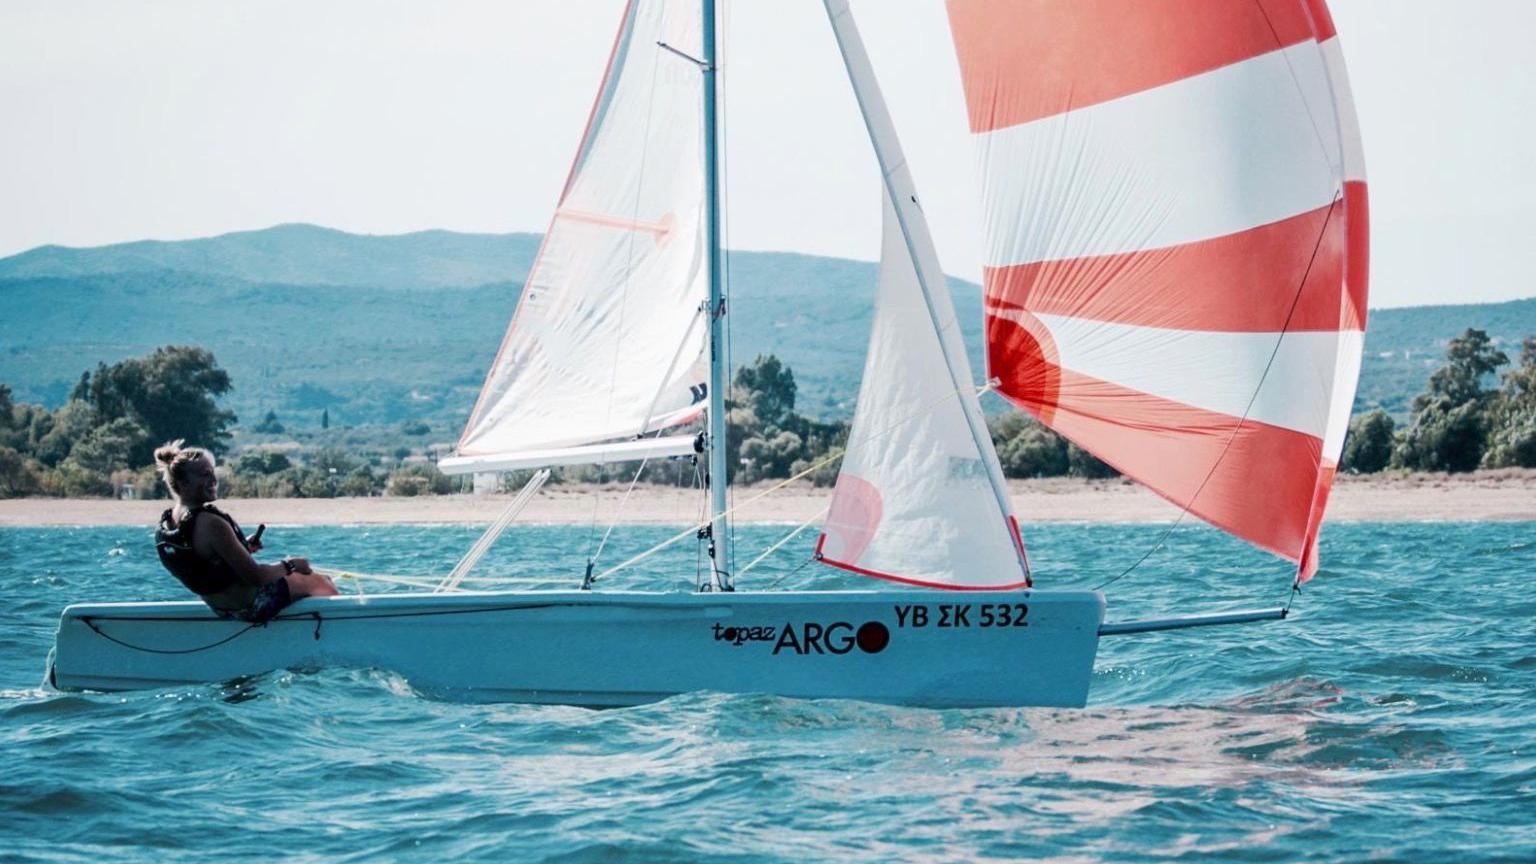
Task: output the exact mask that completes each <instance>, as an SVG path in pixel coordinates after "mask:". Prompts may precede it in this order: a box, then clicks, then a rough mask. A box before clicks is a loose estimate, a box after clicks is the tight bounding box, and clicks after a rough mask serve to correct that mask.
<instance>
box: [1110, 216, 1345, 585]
mask: <svg viewBox="0 0 1536 864" xmlns="http://www.w3.org/2000/svg"><path fill="white" fill-rule="evenodd" d="M1340 200H1341V198H1340V195H1339V194H1335V195H1334V199H1333V203H1332V204H1330V205H1328V215H1327V217H1326V218H1324V219H1323V227H1322V230H1321V231H1319V232H1318V235H1317V242H1316V244H1314V245H1313V247H1312V257H1311V258H1310V259H1309V260H1308V261H1307V269H1306V270H1305V271H1303V272H1302V274H1301V281H1300V283H1299V284H1298V285H1297V286H1296V294H1295V295H1294V296H1293V297H1291V308H1290V309H1289V310H1288V311H1287V312H1286V313H1285V322H1284V323H1283V324H1282V325H1281V327H1280V333H1279V334H1278V335H1277V336H1276V337H1275V347H1274V348H1272V349H1270V352H1269V359H1268V360H1267V361H1266V362H1265V363H1264V371H1263V372H1262V373H1260V375H1259V383H1258V384H1257V385H1255V386H1254V388H1253V395H1252V396H1249V397H1248V405H1247V406H1246V407H1244V408H1243V414H1242V416H1241V417H1239V418H1238V419H1237V422H1236V423H1235V424H1233V425H1232V431H1231V432H1230V433H1229V434H1228V435H1227V441H1226V443H1225V444H1223V445H1222V447H1221V452H1220V453H1218V454H1216V459H1215V461H1213V462H1212V463H1211V468H1210V470H1209V471H1207V472H1205V477H1204V478H1203V479H1202V480H1201V481H1200V485H1199V486H1197V487H1195V493H1194V494H1193V495H1191V496H1189V503H1188V504H1185V505H1184V506H1183V507H1181V508H1180V509H1179V516H1178V518H1177V519H1175V520H1173V524H1172V525H1169V526H1168V528H1167V530H1165V531H1164V532H1163V533H1162V536H1160V537H1158V538H1157V542H1156V543H1154V544H1153V545H1152V548H1151V549H1148V550H1147V551H1146V553H1145V554H1143V555H1142V556H1141V557H1140V558H1138V559H1136V561H1135V563H1133V564H1131V566H1129V567H1127V568H1125V569H1124V570H1122V571H1120V572H1119V573H1117V574H1115V575H1114V576H1111V577H1110V578H1108V579H1106V580H1104V581H1103V582H1100V583H1099V584H1097V585H1095V586H1093V590H1094V591H1102V590H1104V588H1105V587H1106V586H1109V585H1113V584H1114V583H1116V582H1118V581H1120V580H1121V579H1123V578H1125V577H1126V576H1127V575H1129V574H1130V572H1131V571H1132V570H1135V569H1136V568H1137V567H1140V566H1141V565H1142V562H1144V561H1146V560H1147V559H1148V558H1150V557H1152V553H1153V552H1156V551H1157V550H1158V549H1160V548H1162V545H1163V544H1164V543H1166V542H1167V541H1168V538H1169V537H1170V536H1172V534H1173V532H1174V530H1175V529H1177V528H1178V527H1179V525H1180V524H1182V523H1183V522H1184V517H1185V516H1188V515H1189V511H1190V508H1191V507H1193V506H1194V505H1195V501H1196V500H1198V499H1199V498H1200V493H1201V492H1204V491H1205V485H1206V484H1207V483H1209V482H1211V478H1212V477H1214V476H1216V469H1217V468H1219V467H1221V461H1222V460H1223V459H1225V458H1226V457H1227V452H1228V451H1229V450H1231V449H1232V442H1233V441H1236V440H1237V433H1238V432H1241V431H1242V428H1243V424H1244V423H1247V422H1248V414H1249V413H1250V412H1252V411H1253V405H1254V403H1255V402H1257V401H1258V400H1259V393H1261V392H1263V390H1264V382H1265V381H1266V380H1267V379H1268V378H1269V370H1270V369H1271V368H1273V367H1274V365H1275V358H1276V357H1277V356H1279V354H1280V344H1281V343H1282V342H1284V341H1285V335H1286V333H1288V332H1290V329H1291V318H1292V317H1293V316H1294V315H1295V314H1296V307H1297V306H1298V305H1300V303H1301V292H1302V291H1304V290H1306V287H1307V279H1309V278H1311V276H1312V268H1313V267H1314V266H1316V264H1317V254H1318V252H1320V251H1321V250H1322V248H1323V239H1324V238H1326V237H1327V236H1328V223H1330V222H1332V221H1333V214H1334V212H1335V211H1336V210H1338V208H1339V202H1340Z"/></svg>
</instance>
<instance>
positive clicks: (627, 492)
mask: <svg viewBox="0 0 1536 864" xmlns="http://www.w3.org/2000/svg"><path fill="white" fill-rule="evenodd" d="M649 464H651V457H649V456H647V457H645V458H644V459H642V460H640V467H639V468H637V469H635V476H634V477H631V478H630V480H629V488H628V489H625V490H624V497H623V498H621V499H619V506H617V507H615V508H614V510H613V518H612V519H610V520H609V522H608V530H607V531H604V532H603V539H602V541H601V542H599V543H598V544H597V551H596V552H593V553H592V556H591V557H590V558H588V559H587V564H588V565H589V566H590V565H593V564H596V563H597V559H599V558H601V557H603V549H604V548H606V547H607V545H608V538H609V537H611V536H613V529H614V527H615V526H617V525H618V524H619V514H621V513H623V512H624V507H625V505H627V504H628V503H629V496H630V495H631V494H632V493H633V492H634V491H635V484H636V483H639V482H640V475H641V474H643V473H645V466H647V465H649Z"/></svg>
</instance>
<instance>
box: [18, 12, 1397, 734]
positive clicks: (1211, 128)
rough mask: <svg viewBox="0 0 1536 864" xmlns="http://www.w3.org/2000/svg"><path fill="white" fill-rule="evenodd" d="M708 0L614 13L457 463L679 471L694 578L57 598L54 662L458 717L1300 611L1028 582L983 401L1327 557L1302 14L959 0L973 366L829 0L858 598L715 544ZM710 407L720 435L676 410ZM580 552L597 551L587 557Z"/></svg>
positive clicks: (864, 671)
mask: <svg viewBox="0 0 1536 864" xmlns="http://www.w3.org/2000/svg"><path fill="white" fill-rule="evenodd" d="M716 3H717V0H702V2H700V0H631V2H630V3H629V4H628V5H627V6H626V8H625V10H624V14H623V18H622V21H621V24H620V27H619V31H618V35H617V37H616V38H615V41H614V44H613V48H612V51H611V53H610V56H609V60H608V66H607V71H606V73H605V75H604V78H603V81H602V84H601V86H600V89H599V92H598V95H597V98H596V100H595V103H594V105H593V108H592V113H591V116H590V118H589V121H588V124H587V129H586V132H585V135H584V136H583V138H582V141H581V144H580V146H579V148H578V151H577V154H576V157H575V160H574V163H573V165H572V168H571V171H570V174H569V177H568V178H567V181H566V183H565V186H564V189H563V190H562V193H561V195H560V200H559V204H558V206H557V208H556V210H555V213H554V216H553V219H552V221H551V224H550V227H549V230H548V231H547V233H546V235H545V238H544V241H543V246H542V248H541V250H540V252H539V254H538V257H537V259H536V262H535V264H534V265H533V267H532V270H531V272H530V275H529V277H528V280H527V283H526V286H525V288H524V291H523V293H522V296H521V298H520V300H519V303H518V307H517V311H516V313H515V314H514V316H513V318H512V321H511V323H510V325H509V328H508V331H507V335H506V337H505V339H504V341H503V344H502V346H501V348H500V350H499V352H498V354H497V356H496V358H495V359H494V361H493V362H492V363H491V365H490V368H489V371H488V374H487V377H486V381H485V384H484V387H483V389H482V392H481V394H480V397H479V399H478V401H477V403H476V405H475V407H474V409H473V411H472V412H471V416H470V419H469V422H468V424H467V426H466V428H465V431H464V433H463V436H462V438H461V439H460V441H459V442H458V446H457V451H456V453H455V455H454V456H452V457H450V458H446V459H444V460H442V461H441V463H440V467H441V468H442V469H443V470H445V471H449V472H459V473H494V472H508V471H516V470H524V469H538V470H539V473H537V474H535V475H534V477H533V479H532V480H530V481H529V485H528V486H526V487H525V488H524V489H523V491H522V493H521V494H519V495H518V496H517V497H516V498H515V499H514V500H513V502H512V505H511V506H509V508H508V510H507V511H505V512H504V513H503V515H502V516H501V517H499V518H498V519H497V520H496V523H495V524H494V525H493V530H492V531H491V532H488V534H487V537H485V538H482V542H481V543H479V544H477V546H476V549H475V550H471V555H469V556H466V561H465V562H461V565H460V567H459V568H455V573H454V574H451V575H450V577H449V578H448V579H445V580H444V583H443V585H442V587H445V588H456V587H458V580H459V579H460V578H462V575H463V573H464V571H465V570H466V568H467V567H468V566H472V560H471V559H472V558H473V556H474V555H475V554H479V553H483V551H484V548H485V546H486V545H488V544H489V542H491V541H492V540H493V539H494V530H495V529H497V528H498V526H504V525H505V524H506V523H507V522H509V521H510V520H511V519H512V518H513V517H514V516H515V511H516V508H517V507H518V506H520V505H521V503H526V501H527V499H528V498H529V497H531V496H532V495H533V494H535V493H536V492H537V490H538V486H539V485H540V484H541V483H542V482H543V479H544V478H546V477H547V476H548V475H547V471H545V470H542V469H547V468H549V467H550V466H554V465H573V464H584V463H586V464H591V463H605V464H615V463H627V464H633V463H635V462H640V463H641V464H642V465H643V464H644V461H645V460H648V459H661V458H685V459H688V458H692V459H697V460H698V461H699V462H700V463H702V466H703V468H704V469H705V470H704V471H703V474H704V476H705V477H706V478H707V486H706V493H707V495H708V517H707V519H705V520H703V521H702V522H701V524H700V525H698V526H696V529H697V530H696V531H695V530H694V529H690V530H689V531H688V532H685V533H684V534H683V535H679V537H683V536H688V537H693V536H697V538H698V540H699V542H701V543H702V544H704V545H705V546H706V547H707V550H708V553H709V556H710V562H711V566H709V568H708V570H709V573H708V576H707V577H703V578H701V579H699V580H698V581H697V585H696V588H697V590H693V591H678V592H671V593H669V592H640V591H624V590H610V589H608V587H607V586H608V584H609V582H608V581H607V580H606V579H604V578H603V577H604V576H605V575H606V572H605V573H597V574H594V573H593V568H592V566H591V563H590V562H588V565H587V567H586V569H585V573H584V574H583V575H582V576H581V578H580V579H579V580H578V579H576V577H575V576H574V575H573V577H572V585H571V587H570V589H569V590H553V591H460V590H444V591H431V592H427V591H416V592H396V593H385V594H376V595H370V596H367V597H362V596H341V597H331V598H311V599H306V600H303V601H300V602H298V603H296V604H294V605H293V606H292V607H291V608H289V609H288V610H286V611H285V612H284V613H283V614H282V615H281V616H280V617H279V618H277V619H275V620H274V621H272V622H270V623H268V624H266V625H265V626H261V627H253V626H250V625H246V624H243V623H241V622H236V621H229V620H221V619H219V618H216V617H214V616H212V615H211V614H210V613H209V611H208V610H207V608H205V607H204V606H203V605H202V604H201V603H198V602H195V601H190V602H172V603H104V604H77V605H72V606H70V607H68V608H67V609H65V610H64V613H63V616H62V618H61V621H60V625H59V631H58V635H57V639H56V644H55V649H54V653H53V655H52V657H51V662H50V668H49V680H50V681H51V682H52V683H53V684H54V685H55V686H57V687H59V688H62V689H91V690H121V689H128V688H145V687H162V686H170V685H178V684H186V683H192V682H209V681H220V680H226V679H229V678H233V677H236V676H241V675H248V674H255V673H260V672H263V671H267V670H272V669H279V668H286V667H295V666H299V667H313V666H319V665H333V664H347V665H365V666H375V667H382V668H387V669H391V670H394V671H397V672H399V673H401V674H403V675H404V676H405V677H406V678H407V679H409V680H410V681H412V682H413V683H414V684H415V685H416V686H418V687H420V688H422V689H423V690H426V691H428V692H433V693H438V694H442V695H445V696H449V697H452V698H463V699H478V700H506V701H527V702H544V703H566V704H580V705H593V706H610V705H630V704H637V703H642V702H646V701H651V700H656V699H661V698H665V697H667V696H669V695H672V694H676V693H682V692H687V691H693V690H714V691H726V692H766V693H773V694H780V695H785V696H791V697H808V698H818V697H837V698H850V699H861V700H870V701H876V702H885V703H894V704H904V705H920V706H941V707H943V706H1021V705H1052V706H1081V705H1083V704H1085V702H1086V700H1087V697H1088V690H1089V682H1090V680H1091V675H1092V670H1093V664H1094V658H1095V656H1096V653H1097V650H1098V644H1099V639H1100V637H1101V636H1105V635H1120V634H1129V633H1142V632H1151V631H1157V630H1167V629H1174V628H1182V627H1193V626H1204V625H1212V624H1233V623H1243V622H1255V621H1267V620H1276V619H1278V618H1281V617H1283V616H1284V614H1285V610H1284V609H1280V608H1275V609H1261V610H1256V611H1249V612H1219V613H1207V614H1189V615H1182V616H1176V617H1171V618H1166V619H1160V620H1150V621H1123V622H1113V623H1107V622H1106V621H1105V610H1106V601H1105V597H1104V594H1103V593H1102V592H1101V591H1098V590H1065V589H1053V588H1049V587H1037V586H1036V585H1035V584H1034V576H1033V574H1032V573H1031V570H1030V564H1029V558H1028V554H1027V551H1026V545H1025V541H1024V535H1023V533H1022V532H1021V530H1020V525H1019V521H1018V519H1017V518H1016V517H1015V514H1014V512H1013V505H1012V501H1011V499H1010V496H1009V494H1008V490H1007V486H1006V484H1005V483H1004V479H1003V474H1002V470H1001V468H1000V466H999V462H998V458H997V455H996V453H995V452H994V451H993V448H992V444H991V440H990V438H989V436H988V434H987V429H986V425H985V418H984V416H983V413H982V408H981V404H980V401H979V393H980V392H981V391H983V390H993V391H996V392H997V393H999V394H1001V395H1002V396H1003V397H1004V398H1005V399H1007V400H1009V401H1010V402H1011V403H1013V404H1014V405H1015V406H1017V407H1019V408H1021V409H1022V410H1025V411H1028V412H1029V413H1031V414H1032V415H1034V416H1035V417H1036V418H1038V419H1039V420H1040V421H1041V422H1042V423H1044V424H1046V425H1048V426H1049V427H1051V428H1052V429H1054V430H1056V431H1058V432H1059V433H1061V434H1062V435H1064V436H1066V437H1067V438H1069V439H1071V440H1072V441H1074V442H1076V443H1077V444H1079V445H1080V446H1082V447H1084V448H1086V449H1087V450H1089V451H1090V452H1092V453H1093V454H1095V455H1097V456H1098V457H1099V458H1101V459H1103V460H1104V461H1106V462H1108V463H1109V464H1110V465H1112V466H1114V467H1115V468H1116V469H1118V470H1119V471H1121V472H1122V473H1124V474H1125V475H1126V476H1128V477H1131V478H1133V479H1135V480H1137V481H1138V482H1140V483H1142V484H1144V485H1146V486H1148V487H1149V488H1151V489H1152V490H1154V491H1156V492H1157V493H1158V494H1160V495H1162V496H1164V497H1165V498H1167V499H1169V500H1170V501H1172V502H1174V503H1176V504H1177V505H1178V506H1179V507H1180V508H1181V510H1182V512H1185V513H1189V514H1192V515H1194V516H1195V517H1197V518H1199V519H1202V520H1204V521H1205V522H1208V523H1210V524H1211V525H1214V526H1216V527H1217V528H1220V529H1221V530H1223V531H1226V532H1228V533H1230V534H1232V535H1234V536H1236V537H1238V538H1241V539H1243V540H1246V541H1248V542H1250V543H1252V544H1255V545H1257V546H1259V547H1261V548H1263V549H1265V550H1268V551H1270V552H1272V553H1274V554H1275V555H1277V556H1279V557H1280V558H1281V559H1284V560H1285V561H1287V562H1289V564H1290V565H1293V566H1294V569H1293V570H1289V573H1290V575H1289V577H1288V578H1290V579H1291V580H1292V582H1293V584H1294V585H1296V586H1299V585H1300V584H1301V583H1302V582H1304V581H1306V580H1307V579H1309V578H1311V576H1312V575H1313V574H1314V573H1315V572H1316V571H1317V567H1318V553H1317V540H1318V534H1319V531H1320V529H1321V524H1322V519H1323V513H1324V509H1325V507H1326V504H1327V499H1328V492H1329V488H1330V486H1331V483H1332V478H1333V474H1334V472H1335V470H1336V466H1337V462H1338V458H1339V454H1340V451H1341V449H1342V445H1343V436H1344V430H1345V427H1346V424H1347V421H1348V417H1349V411H1350V406H1351V404H1352V401H1353V395H1354V387H1355V381H1356V378H1357V376H1358V370H1359V363H1360V352H1361V342H1362V334H1363V330H1364V325H1365V308H1366V251H1367V239H1366V230H1367V229H1366V225H1367V214H1366V193H1365V185H1364V174H1363V168H1362V161H1361V155H1360V145H1359V135H1358V131H1357V124H1356V122H1355V118H1354V113H1353V108H1352V106H1351V103H1350V98H1349V90H1348V84H1347V81H1346V77H1345V70H1344V65H1343V58H1342V55H1341V54H1340V50H1339V43H1338V39H1337V36H1336V34H1335V33H1334V29H1333V25H1332V22H1331V20H1330V18H1329V16H1328V11H1327V8H1326V6H1325V4H1324V2H1323V0H1257V2H1253V3H1208V2H1200V0H1168V2H1163V3H1155V4H1153V3H1143V2H1139V0H1093V2H1088V0H1036V2H1030V3H1013V2H1005V0H950V2H949V4H948V12H949V16H950V22H951V29H952V34H953V38H954V43H955V48H956V51H957V55H958V58H959V62H960V69H961V78H962V83H963V85H964V90H965V97H966V104H967V108H968V114H969V118H970V124H971V131H972V133H973V135H974V138H975V141H976V145H977V151H978V154H979V161H980V168H981V181H982V182H981V186H982V213H983V222H984V228H985V249H986V264H987V267H986V271H985V278H984V283H985V285H984V289H985V315H986V328H985V334H986V342H987V344H986V357H987V369H986V376H987V377H986V378H985V379H984V380H982V381H978V380H977V379H976V378H975V377H974V376H973V370H972V369H971V367H970V364H969V361H968V360H967V357H966V353H965V350H964V345H963V343H962V340H961V335H960V327H959V325H958V322H957V319H956V315H955V310H954V308H953V304H952V302H951V299H950V296H949V293H948V288H947V286H946V283H945V280H944V276H943V273H942V270H941V269H940V267H939V262H938V257H937V254H936V252H935V249H934V244H933V241H932V239H931V237H930V235H929V230H928V225H927V222H926V219H925V216H924V213H923V210H922V206H921V199H920V198H919V196H918V194H917V189H916V186H915V183H914V180H913V178H912V176H911V172H910V171H909V170H908V167H907V163H906V160H905V158H904V157H903V154H902V150H901V146H900V143H899V141H898V139H897V135H896V128H895V126H894V124H893V122H892V119H891V117H890V114H889V112H888V111H887V108H886V105H885V102H884V100H883V98H882V95H881V93H880V90H879V87H878V85H877V83H876V80H875V76H874V72H873V68H872V66H871V63H870V59H869V57H868V55H867V53H866V51H865V48H864V44H863V42H862V40H861V38H860V36H859V33H858V30H857V27H856V25H855V22H854V19H853V16H852V14H851V12H850V10H849V8H848V6H847V3H846V2H845V0H824V5H825V7H826V11H827V14H828V20H829V21H830V23H831V27H832V30H833V32H834V34H835V36H836V40H837V44H838V46H839V49H840V51H841V53H842V59H843V62H844V65H845V67H846V69H847V72H848V77H849V80H850V81H851V83H852V85H853V91H854V94H855V96H856V99H857V104H858V106H859V109H860V111H861V113H862V116H863V119H864V122H865V125H866V128H867V130H868V132H869V138H870V142H871V144H872V148H873V151H874V154H875V157H876V160H877V161H878V163H879V166H880V176H881V189H880V199H881V214H882V226H883V227H882V244H881V256H880V269H879V276H878V284H877V288H876V299H875V312H874V319H873V324H872V332H871V336H870V343H869V354H868V358H867V361H866V365H865V368H864V377H863V382H862V386H861V390H860V393H859V397H858V402H857V406H856V409H855V413H854V418H853V422H852V426H851V431H850V435H849V442H848V445H847V448H846V452H845V454H844V456H843V460H842V464H841V467H840V473H839V475H838V478H837V482H836V485H835V487H834V490H833V494H832V500H831V504H830V507H829V510H828V513H827V516H826V518H825V521H824V523H823V524H822V526H821V528H822V530H821V534H820V536H819V537H818V538H817V539H816V541H815V545H814V556H815V558H816V559H817V560H818V561H819V562H820V563H821V564H823V565H826V566H830V567H836V568H842V569H843V570H847V571H851V572H855V573H859V574H864V575H867V576H869V577H871V579H873V580H883V581H882V582H871V583H870V586H869V588H867V589H864V590H835V591H831V590H829V591H778V592H775V591H749V590H740V589H739V587H738V586H737V585H736V584H735V579H734V577H733V574H732V572H731V567H730V563H729V559H728V556H727V555H726V554H725V552H724V548H723V539H724V538H725V537H726V534H727V530H728V521H729V520H730V518H731V517H732V512H731V509H730V506H729V501H728V498H727V496H726V483H725V480H726V477H727V473H728V472H727V464H726V448H725V446H724V442H725V435H726V423H725V399H724V394H725V388H726V382H727V374H728V371H729V370H728V369H727V368H726V356H725V355H726V352H725V351H724V339H725V334H726V331H725V323H726V318H727V315H728V314H729V306H728V302H727V300H728V298H727V295H726V291H725V284H724V279H723V274H722V261H721V248H720V229H719V225H720V200H721V196H720V184H719V168H718V154H717V137H718V129H717V122H716V103H717V80H716V79H717V77H718V70H719V67H718V60H717V50H716V19H715V16H716ZM689 424H694V425H695V426H702V431H698V432H693V431H685V430H689V429H691V428H694V427H691V426H689ZM573 569H580V568H579V567H578V568H573Z"/></svg>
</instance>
